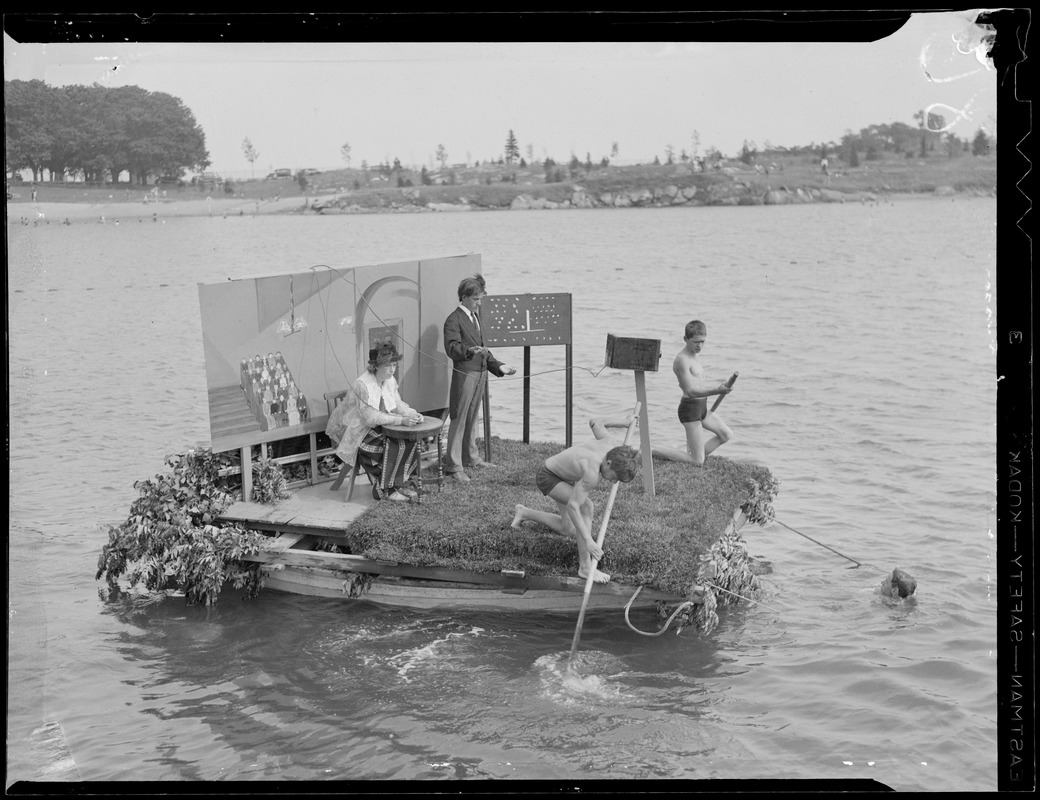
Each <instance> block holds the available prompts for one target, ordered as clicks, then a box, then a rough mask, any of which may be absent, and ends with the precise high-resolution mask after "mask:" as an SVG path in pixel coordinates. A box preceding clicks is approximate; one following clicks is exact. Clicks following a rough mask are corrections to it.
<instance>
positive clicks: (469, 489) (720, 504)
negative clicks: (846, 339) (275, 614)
mask: <svg viewBox="0 0 1040 800" xmlns="http://www.w3.org/2000/svg"><path fill="white" fill-rule="evenodd" d="M560 449H561V446H560V445H559V444H556V443H533V444H530V445H525V444H523V443H520V442H514V441H507V440H501V439H497V438H496V439H492V448H491V452H492V458H493V459H494V462H495V464H496V465H497V467H496V468H491V469H482V470H480V471H479V473H475V474H477V475H478V476H479V477H477V478H475V479H474V480H473V481H472V482H471V483H468V484H466V486H465V488H464V489H459V488H456V487H454V486H453V487H449V488H446V489H445V490H444V491H442V492H438V491H437V490H436V489H435V488H433V489H432V491H428V492H427V493H426V494H425V496H424V497H423V502H422V510H421V511H419V510H418V509H417V508H416V507H415V506H414V505H412V504H408V505H405V504H403V503H377V504H376V505H374V506H373V507H371V508H370V509H369V510H368V511H367V512H366V513H365V514H364V515H362V516H361V518H360V519H358V520H356V521H355V522H354V523H353V524H352V525H351V527H350V529H349V530H348V531H347V533H346V549H349V551H350V552H351V553H353V554H356V555H363V556H367V557H369V558H378V559H387V560H392V561H402V562H407V563H409V564H414V565H417V566H438V567H452V568H457V569H468V570H474V571H481V572H483V571H498V570H502V569H509V570H524V571H525V572H527V573H528V574H530V575H572V576H573V575H577V571H578V553H577V547H576V546H575V544H574V541H573V540H572V539H568V538H565V537H563V536H560V535H558V534H555V533H553V532H551V531H549V530H547V529H546V528H544V527H543V526H541V525H537V524H534V523H530V522H527V523H524V524H522V525H521V526H520V527H519V528H517V529H515V530H514V529H511V528H510V523H511V522H512V519H513V511H514V506H515V505H516V504H517V503H522V504H524V505H526V506H529V507H531V508H541V509H545V510H547V511H556V504H555V503H554V502H553V501H551V500H549V499H548V498H546V497H543V496H542V494H541V492H539V491H538V489H537V488H535V485H534V474H535V470H536V469H537V468H538V465H539V464H541V462H542V461H544V460H545V459H546V458H547V457H548V456H550V455H552V454H553V453H557V452H559V451H560ZM428 484H429V478H428V477H427V486H428ZM654 488H655V494H654V496H653V497H649V496H647V494H646V493H645V492H644V491H643V478H642V474H640V475H638V476H637V477H636V478H635V480H633V481H632V482H631V483H627V484H621V485H620V486H619V488H618V493H617V497H616V499H615V501H614V507H613V510H612V512H611V516H610V521H609V523H608V527H607V533H606V537H605V539H604V545H603V550H604V555H603V559H602V560H601V562H600V567H601V568H602V569H603V570H604V571H605V572H608V573H610V575H611V580H613V581H616V582H618V583H626V584H632V585H645V586H648V587H652V588H655V589H660V590H662V591H667V592H673V593H675V594H678V595H686V594H688V593H689V592H690V590H691V587H692V585H693V584H694V583H696V582H697V578H698V575H700V574H702V573H701V570H702V567H703V566H704V565H705V563H706V562H707V561H708V560H709V559H710V557H711V555H712V548H713V547H715V546H716V545H717V543H718V542H719V539H720V537H721V536H722V534H723V533H724V532H725V531H726V529H727V527H728V525H729V523H730V522H731V520H732V519H733V516H734V512H735V511H736V510H737V509H741V508H743V509H745V513H747V515H748V519H749V520H750V521H751V522H763V521H765V520H767V519H769V518H771V517H772V508H771V507H770V503H771V502H772V499H773V497H774V495H775V494H776V491H777V482H776V481H775V479H774V478H773V476H772V474H771V473H770V472H769V470H768V469H767V468H766V467H764V466H761V465H759V464H753V463H748V462H736V461H730V460H729V459H725V458H719V457H711V458H709V459H708V460H707V462H706V464H705V466H704V467H703V468H697V467H693V466H691V465H690V464H683V463H678V462H674V461H664V460H660V459H655V460H654ZM609 493H610V487H609V485H608V484H607V483H606V482H605V481H601V483H600V486H598V487H597V488H596V489H595V490H594V491H593V493H592V499H593V502H594V503H595V504H596V518H595V520H594V523H593V526H594V529H593V535H594V536H596V535H598V533H599V526H600V524H601V520H602V514H603V512H604V510H605V507H606V503H607V499H608V497H609ZM342 546H343V545H342V543H341V547H342ZM722 571H724V570H722V569H721V568H716V570H715V572H716V574H717V573H719V572H722ZM723 588H730V587H728V586H724V587H723ZM733 591H739V589H733Z"/></svg>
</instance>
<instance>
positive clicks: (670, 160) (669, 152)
mask: <svg viewBox="0 0 1040 800" xmlns="http://www.w3.org/2000/svg"><path fill="white" fill-rule="evenodd" d="M664 163H666V164H674V163H675V148H674V147H672V146H671V145H670V144H666V145H665V146H664Z"/></svg>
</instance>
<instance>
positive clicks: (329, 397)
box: [325, 389, 361, 500]
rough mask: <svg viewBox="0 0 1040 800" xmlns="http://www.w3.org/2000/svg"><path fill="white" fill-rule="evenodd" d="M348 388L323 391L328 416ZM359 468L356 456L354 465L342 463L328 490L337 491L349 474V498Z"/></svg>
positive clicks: (344, 395)
mask: <svg viewBox="0 0 1040 800" xmlns="http://www.w3.org/2000/svg"><path fill="white" fill-rule="evenodd" d="M348 392H350V389H340V390H338V391H335V392H325V405H326V406H327V407H328V410H329V416H332V412H333V411H334V410H335V409H336V406H338V405H339V404H340V403H342V402H343V400H344V398H346V396H347V393H348ZM359 469H361V461H360V459H358V458H357V457H355V458H354V465H353V466H351V465H350V464H344V465H343V466H342V467H340V470H339V474H338V475H337V476H336V480H334V481H333V482H332V485H331V486H330V487H329V491H331V492H338V491H339V487H341V486H342V485H343V481H344V480H346V477H347V475H348V474H349V475H350V488H349V489H348V490H347V500H350V498H351V496H352V495H353V494H354V480H355V479H356V478H357V473H358V470H359Z"/></svg>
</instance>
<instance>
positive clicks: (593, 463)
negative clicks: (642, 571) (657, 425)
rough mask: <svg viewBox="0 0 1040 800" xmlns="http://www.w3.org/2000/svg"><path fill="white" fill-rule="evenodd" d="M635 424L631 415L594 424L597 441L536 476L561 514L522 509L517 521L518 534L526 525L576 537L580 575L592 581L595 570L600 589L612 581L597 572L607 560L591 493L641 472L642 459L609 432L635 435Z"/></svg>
mask: <svg viewBox="0 0 1040 800" xmlns="http://www.w3.org/2000/svg"><path fill="white" fill-rule="evenodd" d="M634 419H635V418H634V415H633V414H631V413H630V414H629V415H628V416H627V417H624V418H620V419H610V418H606V417H600V418H596V419H591V420H589V426H590V427H591V428H592V434H593V436H595V437H596V438H595V440H594V441H591V442H584V443H582V444H577V445H574V446H573V447H568V448H567V449H566V450H564V451H562V452H560V453H557V454H556V455H554V456H549V458H547V459H546V460H545V463H544V464H542V466H541V467H539V468H538V472H537V473H535V484H536V485H537V486H538V488H539V489H540V490H541V492H542V494H544V495H545V496H546V497H548V498H550V499H552V500H554V501H555V502H556V506H557V508H558V509H559V514H553V513H551V512H549V511H538V510H537V509H533V508H528V507H527V506H524V505H520V504H518V505H517V506H516V514H515V515H514V516H513V522H512V527H513V528H516V527H517V526H518V525H519V524H520V523H521V522H523V521H524V520H531V521H533V522H540V523H541V524H542V525H545V526H546V527H547V528H549V529H550V530H552V531H554V532H556V533H559V534H562V535H564V536H573V537H574V539H575V541H576V542H577V544H578V563H579V568H578V575H579V576H580V577H582V578H586V579H588V577H589V574H590V570H591V571H592V575H593V581H594V582H595V583H606V582H607V581H609V580H610V575H608V574H607V573H605V572H601V571H600V570H598V569H596V568H595V566H594V564H593V559H595V561H599V559H601V558H602V557H603V548H602V547H601V546H600V545H599V544H597V543H596V540H595V539H594V538H593V533H592V516H593V513H594V512H595V508H594V507H593V503H592V500H591V498H590V497H589V491H590V490H591V489H592V488H593V487H594V486H596V485H597V484H598V483H599V481H600V478H605V479H606V480H607V481H621V482H622V483H628V482H629V481H631V480H632V479H633V478H635V476H636V473H637V472H638V470H639V453H638V452H637V451H636V450H635V449H633V448H631V447H629V446H628V445H627V444H618V442H617V441H615V440H614V439H613V438H611V436H610V433H609V431H608V430H607V428H608V427H621V428H629V431H631V428H632V427H633V424H634ZM627 438H628V437H627V435H626V440H627Z"/></svg>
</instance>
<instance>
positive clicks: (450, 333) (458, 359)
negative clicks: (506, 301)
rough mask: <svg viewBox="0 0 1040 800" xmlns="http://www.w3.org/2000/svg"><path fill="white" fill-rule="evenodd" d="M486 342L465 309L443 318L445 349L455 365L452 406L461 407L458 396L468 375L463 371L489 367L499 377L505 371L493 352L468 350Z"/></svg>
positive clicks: (478, 370)
mask: <svg viewBox="0 0 1040 800" xmlns="http://www.w3.org/2000/svg"><path fill="white" fill-rule="evenodd" d="M483 346H484V336H483V334H482V333H481V332H480V331H479V330H478V329H477V326H476V323H474V322H473V321H472V320H470V318H469V315H468V314H467V313H466V312H465V311H464V310H463V309H461V308H456V309H455V310H454V311H452V312H451V313H450V314H449V315H448V318H447V319H446V320H444V349H445V351H446V352H447V353H448V356H449V357H450V358H451V361H452V365H453V366H454V368H455V369H454V370H453V371H452V373H451V399H450V404H451V408H452V409H455V408H457V407H458V406H457V404H458V400H459V397H461V395H462V379H463V377H465V376H464V375H461V374H460V373H466V372H477V373H479V372H482V371H483V370H485V369H486V370H488V371H490V372H491V374H493V375H495V376H497V377H499V378H501V377H502V376H503V375H504V374H505V373H503V372H502V367H503V366H505V365H504V364H503V363H502V362H501V361H499V360H498V359H497V358H495V357H494V355H492V354H491V353H487V354H484V353H468V352H466V351H467V349H468V348H470V347H483Z"/></svg>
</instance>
